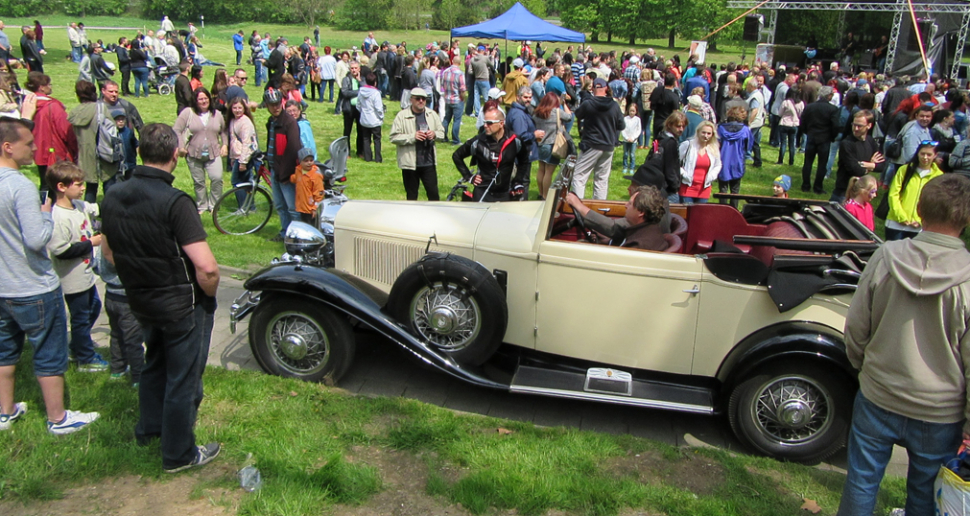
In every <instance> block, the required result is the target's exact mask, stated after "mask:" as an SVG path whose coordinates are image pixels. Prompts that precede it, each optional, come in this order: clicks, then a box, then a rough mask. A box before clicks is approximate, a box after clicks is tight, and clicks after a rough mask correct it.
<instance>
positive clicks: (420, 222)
mask: <svg viewBox="0 0 970 516" xmlns="http://www.w3.org/2000/svg"><path fill="white" fill-rule="evenodd" d="M550 193H552V191H550ZM551 198H552V197H551ZM617 204H618V205H619V204H620V203H617ZM556 208H558V203H557V202H542V201H531V202H506V203H494V204H484V203H431V202H427V203H422V202H387V201H381V202H377V201H351V202H349V203H347V204H345V205H344V206H343V207H342V209H341V210H340V212H339V213H338V215H337V218H336V223H335V227H336V230H335V234H334V238H335V248H336V256H335V259H336V265H335V268H336V269H338V270H340V271H343V272H346V273H349V274H352V275H354V276H356V277H358V278H360V279H362V280H364V281H366V282H368V283H370V284H371V285H373V286H374V287H377V288H378V289H380V290H382V291H384V292H390V290H391V286H392V284H393V283H394V281H395V280H396V279H397V277H398V275H399V274H400V273H401V271H403V270H404V269H405V268H406V267H407V266H408V265H410V264H411V263H413V262H414V261H416V260H417V259H418V258H420V257H421V256H422V255H424V254H425V251H426V249H428V248H430V249H431V250H437V251H447V252H450V253H454V254H457V255H461V256H464V257H467V258H470V259H472V260H475V261H477V262H479V263H481V264H482V265H484V266H485V267H486V268H487V269H488V270H490V271H495V270H502V271H505V272H507V274H508V288H507V290H508V292H507V303H508V313H509V321H508V329H507V331H506V335H505V338H504V342H506V343H508V344H513V345H516V346H521V347H524V348H529V349H534V350H537V351H541V352H545V353H550V354H555V355H561V356H566V357H571V358H578V359H583V360H588V361H592V362H597V363H603V364H610V365H612V366H615V367H618V368H627V369H630V368H633V369H642V370H652V371H662V372H668V373H675V374H685V375H696V376H703V377H714V376H715V375H716V373H717V371H718V368H719V367H720V366H721V364H722V361H723V360H724V358H725V357H726V356H727V355H728V353H729V352H730V350H731V349H732V348H733V347H734V346H735V345H736V344H737V343H738V342H740V341H741V340H742V339H744V338H745V337H746V336H748V335H750V334H752V333H753V332H755V331H757V330H759V329H761V328H764V327H767V326H770V325H773V324H776V323H781V322H785V321H810V322H815V323H820V324H823V325H825V326H828V327H830V328H832V329H833V330H835V332H837V333H841V332H842V328H843V325H844V322H845V315H846V311H847V309H848V303H849V300H850V299H851V296H850V295H848V294H842V295H832V296H830V295H824V294H816V295H815V296H813V297H812V298H811V299H809V300H808V301H805V302H804V303H802V304H801V305H800V306H798V307H796V308H794V309H792V310H789V311H787V312H785V313H779V311H778V309H777V307H776V306H775V305H774V303H773V302H772V300H771V299H770V297H769V295H768V293H767V289H766V287H764V286H754V285H742V284H735V283H730V282H727V281H723V280H721V279H719V278H717V277H715V276H714V275H713V274H712V273H710V272H709V271H708V270H707V268H706V266H705V261H704V259H703V257H701V256H693V255H685V254H668V253H661V252H650V251H641V250H634V249H625V248H619V247H610V246H604V245H595V244H589V243H585V242H571V241H562V240H551V239H549V238H548V235H549V233H550V231H549V226H550V224H551V221H552V220H553V215H554V209H556Z"/></svg>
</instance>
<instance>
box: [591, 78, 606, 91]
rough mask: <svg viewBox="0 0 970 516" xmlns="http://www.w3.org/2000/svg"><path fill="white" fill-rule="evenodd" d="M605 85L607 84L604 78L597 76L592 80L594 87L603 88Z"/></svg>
mask: <svg viewBox="0 0 970 516" xmlns="http://www.w3.org/2000/svg"><path fill="white" fill-rule="evenodd" d="M606 86H607V84H606V81H605V80H604V79H601V78H599V77H597V78H596V80H595V81H593V87H594V88H605V87H606Z"/></svg>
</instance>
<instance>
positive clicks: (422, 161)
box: [391, 88, 445, 201]
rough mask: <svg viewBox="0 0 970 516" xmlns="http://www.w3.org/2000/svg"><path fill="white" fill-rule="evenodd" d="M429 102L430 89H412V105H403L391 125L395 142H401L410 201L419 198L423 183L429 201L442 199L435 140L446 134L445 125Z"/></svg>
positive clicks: (400, 156) (401, 163) (399, 147)
mask: <svg viewBox="0 0 970 516" xmlns="http://www.w3.org/2000/svg"><path fill="white" fill-rule="evenodd" d="M427 104H428V92H426V91H424V90H423V89H422V88H414V89H412V90H411V107H410V108H409V109H402V110H401V111H400V112H399V113H398V114H397V116H395V117H394V123H393V124H392V125H391V143H393V144H394V145H396V146H397V166H398V167H400V168H401V176H402V177H403V179H404V192H405V193H406V194H407V199H408V200H409V201H416V200H417V199H418V184H419V183H420V184H423V185H424V191H425V193H427V194H428V200H429V201H437V200H439V197H438V169H437V165H436V164H437V154H436V152H435V140H439V139H442V138H444V137H445V128H444V126H443V125H442V124H441V118H439V117H438V113H437V112H436V111H434V110H432V109H426V108H425V106H426V105H427Z"/></svg>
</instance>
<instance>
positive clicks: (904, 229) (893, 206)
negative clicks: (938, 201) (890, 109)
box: [886, 140, 943, 240]
mask: <svg viewBox="0 0 970 516" xmlns="http://www.w3.org/2000/svg"><path fill="white" fill-rule="evenodd" d="M937 145H938V142H935V141H931V140H923V141H921V142H920V143H919V146H918V147H917V148H916V153H915V154H914V155H913V157H912V158H911V159H910V160H909V162H908V163H906V164H905V165H903V166H901V167H900V168H899V170H897V171H896V174H895V176H894V177H893V182H892V183H891V184H890V186H889V194H888V197H889V215H888V216H887V217H886V240H902V239H904V238H913V237H914V236H916V235H917V234H919V232H920V231H921V230H922V228H923V226H922V221H921V219H920V216H919V213H917V212H916V205H917V204H918V202H919V196H920V194H921V193H922V192H923V186H924V185H926V183H928V182H929V181H930V179H933V178H934V177H936V176H940V175H943V171H942V170H940V167H939V166H938V165H937V164H936V146H937Z"/></svg>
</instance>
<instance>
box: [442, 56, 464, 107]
mask: <svg viewBox="0 0 970 516" xmlns="http://www.w3.org/2000/svg"><path fill="white" fill-rule="evenodd" d="M441 91H442V93H443V94H444V98H445V104H457V103H459V102H461V94H462V93H463V92H465V91H468V90H467V89H466V87H465V73H464V72H462V71H461V69H460V68H458V67H457V66H455V65H452V66H449V67H448V68H447V69H446V70H445V71H443V72H441Z"/></svg>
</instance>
